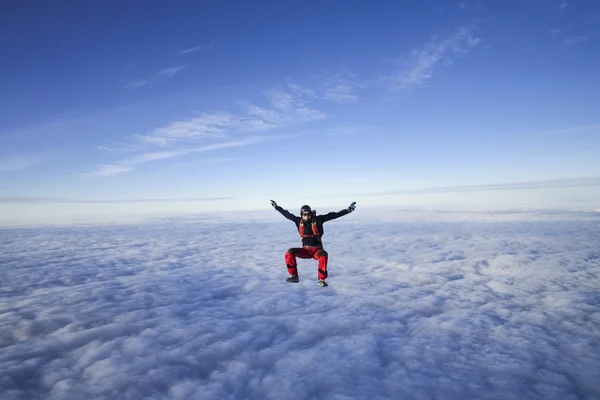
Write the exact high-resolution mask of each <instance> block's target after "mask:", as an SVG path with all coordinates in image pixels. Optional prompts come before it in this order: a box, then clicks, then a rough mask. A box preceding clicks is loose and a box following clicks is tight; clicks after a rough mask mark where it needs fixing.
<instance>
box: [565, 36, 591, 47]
mask: <svg viewBox="0 0 600 400" xmlns="http://www.w3.org/2000/svg"><path fill="white" fill-rule="evenodd" d="M586 40H588V37H587V36H567V37H565V38H564V39H563V40H562V44H564V45H566V46H568V45H571V44H576V43H581V42H585V41H586Z"/></svg>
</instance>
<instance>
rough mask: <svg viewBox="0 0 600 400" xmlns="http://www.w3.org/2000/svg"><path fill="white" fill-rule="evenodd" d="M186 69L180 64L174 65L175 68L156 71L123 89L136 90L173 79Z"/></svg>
mask: <svg viewBox="0 0 600 400" xmlns="http://www.w3.org/2000/svg"><path fill="white" fill-rule="evenodd" d="M186 67H187V65H184V64H180V65H175V66H172V67H169V68H164V69H161V70H160V71H157V72H155V73H153V74H151V75H150V76H149V77H147V78H141V79H135V80H133V81H131V82H129V83H128V84H127V85H125V87H126V88H129V89H136V88H140V87H143V86H146V85H149V84H151V83H154V82H156V81H159V80H162V79H170V78H173V77H174V76H175V75H177V74H179V73H180V72H181V71H183V70H184V69H185V68H186Z"/></svg>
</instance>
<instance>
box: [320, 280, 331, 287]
mask: <svg viewBox="0 0 600 400" xmlns="http://www.w3.org/2000/svg"><path fill="white" fill-rule="evenodd" d="M318 285H319V286H329V285H328V284H327V282H325V281H324V280H323V279H319V283H318Z"/></svg>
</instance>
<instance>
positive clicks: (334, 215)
mask: <svg viewBox="0 0 600 400" xmlns="http://www.w3.org/2000/svg"><path fill="white" fill-rule="evenodd" d="M355 208H356V202H355V201H354V202H352V204H350V206H349V207H348V208H344V209H343V210H341V211H337V212H336V211H332V212H330V213H327V214H324V215H319V217H318V218H319V219H320V220H321V222H325V221H331V220H332V219H336V218H339V217H343V216H344V215H348V214H350V213H351V212H352V211H354V209H355Z"/></svg>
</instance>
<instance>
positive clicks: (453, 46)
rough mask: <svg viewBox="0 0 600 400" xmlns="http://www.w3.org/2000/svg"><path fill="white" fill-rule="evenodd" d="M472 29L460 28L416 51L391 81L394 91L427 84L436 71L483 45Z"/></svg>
mask: <svg viewBox="0 0 600 400" xmlns="http://www.w3.org/2000/svg"><path fill="white" fill-rule="evenodd" d="M471 30H472V29H470V28H459V29H457V30H456V31H455V32H453V33H452V34H450V35H448V36H447V37H445V38H441V39H435V40H432V41H430V42H429V43H428V44H426V45H425V46H424V47H422V48H420V49H414V50H413V51H412V52H411V54H410V56H409V57H408V58H407V59H406V60H405V63H404V64H405V65H404V67H403V68H402V69H401V70H400V71H398V72H396V73H395V74H393V75H392V76H391V77H390V79H389V81H390V82H391V84H392V87H393V88H394V89H406V88H410V87H414V86H419V85H423V84H426V83H427V81H429V80H430V79H431V78H432V76H433V73H434V70H435V69H436V68H437V67H438V66H439V65H440V64H442V63H444V62H450V61H452V57H453V56H457V55H461V54H466V53H468V52H469V51H470V50H471V49H472V48H474V47H476V46H477V45H479V44H480V43H481V39H480V38H478V37H476V36H475V35H473V33H472V32H471Z"/></svg>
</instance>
